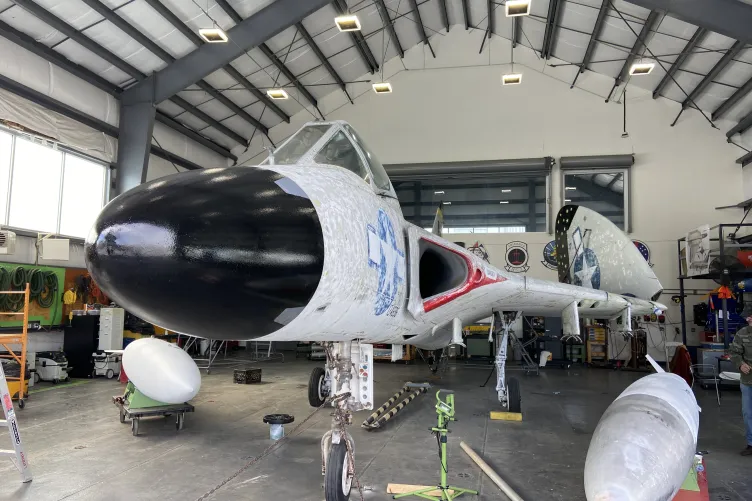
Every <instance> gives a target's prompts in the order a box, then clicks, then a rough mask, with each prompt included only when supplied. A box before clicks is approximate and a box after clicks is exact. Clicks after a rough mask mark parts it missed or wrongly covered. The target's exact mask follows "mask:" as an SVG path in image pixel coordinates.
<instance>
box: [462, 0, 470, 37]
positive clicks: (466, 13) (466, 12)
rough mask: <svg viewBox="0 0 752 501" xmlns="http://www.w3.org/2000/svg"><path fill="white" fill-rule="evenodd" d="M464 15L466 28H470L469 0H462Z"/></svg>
mask: <svg viewBox="0 0 752 501" xmlns="http://www.w3.org/2000/svg"><path fill="white" fill-rule="evenodd" d="M462 16H463V17H464V18H465V30H469V29H470V8H469V7H468V5H467V0H462Z"/></svg>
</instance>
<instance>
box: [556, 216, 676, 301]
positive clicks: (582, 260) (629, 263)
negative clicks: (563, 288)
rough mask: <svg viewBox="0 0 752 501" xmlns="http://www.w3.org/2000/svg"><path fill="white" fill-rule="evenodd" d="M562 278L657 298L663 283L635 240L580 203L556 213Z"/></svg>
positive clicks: (624, 292)
mask: <svg viewBox="0 0 752 501" xmlns="http://www.w3.org/2000/svg"><path fill="white" fill-rule="evenodd" d="M556 255H557V267H558V270H559V281H560V282H567V283H571V284H575V285H580V286H582V287H588V288H591V289H600V290H603V291H607V292H613V293H615V294H621V295H624V296H632V297H637V298H639V299H645V300H652V301H655V300H656V299H658V297H659V296H660V295H661V292H663V287H662V286H661V283H660V282H659V281H658V278H657V277H656V276H655V273H653V270H652V268H651V267H650V265H649V264H648V262H647V260H646V259H645V257H644V256H643V255H642V253H641V252H640V251H639V250H638V249H637V247H636V246H635V244H634V243H633V242H632V241H631V240H630V239H629V237H627V235H625V234H624V232H623V231H621V230H620V229H619V228H617V227H616V225H614V224H613V223H612V222H611V221H609V220H608V219H606V218H605V217H603V216H601V215H600V214H598V213H597V212H595V211H593V210H591V209H588V208H587V207H581V206H578V205H565V206H564V207H562V208H561V210H560V211H559V214H558V215H557V216H556Z"/></svg>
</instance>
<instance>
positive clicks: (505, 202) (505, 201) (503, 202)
mask: <svg viewBox="0 0 752 501" xmlns="http://www.w3.org/2000/svg"><path fill="white" fill-rule="evenodd" d="M499 203H500V204H508V203H509V200H502V201H501V202H499Z"/></svg>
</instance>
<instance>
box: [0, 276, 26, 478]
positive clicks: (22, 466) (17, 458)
mask: <svg viewBox="0 0 752 501" xmlns="http://www.w3.org/2000/svg"><path fill="white" fill-rule="evenodd" d="M27 291H28V288H27ZM22 372H23V369H22ZM0 402H1V403H0V405H1V406H2V408H3V414H4V415H5V419H2V420H0V428H1V427H3V426H5V427H7V428H8V432H9V433H10V440H11V442H13V449H15V450H0V457H9V458H10V459H11V461H13V464H14V465H15V466H16V468H18V472H19V473H20V474H21V482H24V483H26V482H31V479H32V476H31V469H29V462H28V461H27V460H26V452H25V451H24V448H23V444H22V443H21V432H20V431H19V430H18V421H16V412H15V411H14V410H13V402H11V400H10V392H9V391H8V382H7V380H6V379H5V372H4V371H3V364H0Z"/></svg>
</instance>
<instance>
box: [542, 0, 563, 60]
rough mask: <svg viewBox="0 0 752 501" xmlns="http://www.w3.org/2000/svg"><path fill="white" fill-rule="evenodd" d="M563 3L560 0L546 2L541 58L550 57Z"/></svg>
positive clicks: (554, 44) (554, 43)
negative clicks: (546, 11)
mask: <svg viewBox="0 0 752 501" xmlns="http://www.w3.org/2000/svg"><path fill="white" fill-rule="evenodd" d="M563 3H564V2H562V1H561V0H551V1H550V2H549V4H548V15H547V16H546V30H545V33H544V34H543V47H542V48H541V57H543V58H546V59H551V55H552V54H553V51H554V47H556V37H557V35H558V33H559V18H560V16H561V6H562V5H563Z"/></svg>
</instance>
